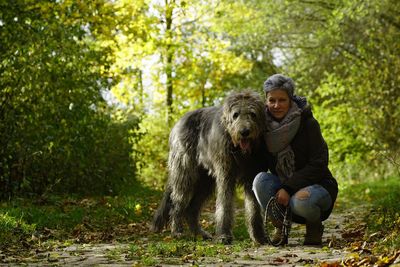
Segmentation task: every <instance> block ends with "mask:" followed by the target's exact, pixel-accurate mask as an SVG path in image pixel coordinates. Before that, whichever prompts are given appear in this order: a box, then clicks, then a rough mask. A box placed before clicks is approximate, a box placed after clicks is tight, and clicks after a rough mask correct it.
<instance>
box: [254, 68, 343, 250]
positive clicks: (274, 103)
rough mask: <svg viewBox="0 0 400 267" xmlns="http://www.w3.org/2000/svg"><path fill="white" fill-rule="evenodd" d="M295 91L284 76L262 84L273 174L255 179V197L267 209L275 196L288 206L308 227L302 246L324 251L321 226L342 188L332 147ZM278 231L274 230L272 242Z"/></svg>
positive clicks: (264, 174) (279, 75)
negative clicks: (333, 170)
mask: <svg viewBox="0 0 400 267" xmlns="http://www.w3.org/2000/svg"><path fill="white" fill-rule="evenodd" d="M294 88H295V86H294V83H293V81H292V79H291V78H289V77H286V76H284V75H281V74H275V75H272V76H271V77H269V78H268V79H267V80H266V81H265V83H264V92H265V94H266V106H267V125H268V126H267V133H266V137H265V138H266V142H267V148H268V154H269V159H268V162H269V170H270V172H262V173H259V174H258V175H257V176H256V177H255V179H254V182H253V191H254V193H255V195H256V198H257V200H258V202H259V204H260V205H261V207H262V208H263V209H265V207H266V205H267V203H268V201H269V199H270V198H271V197H273V196H275V197H276V200H277V202H278V203H279V204H281V205H284V206H288V205H289V206H290V208H291V211H292V215H293V221H294V222H297V223H303V224H304V223H305V224H306V235H305V239H304V245H321V244H322V234H323V230H324V227H323V225H322V221H323V220H325V219H327V218H328V217H329V215H330V213H331V211H332V209H333V205H334V202H335V200H336V196H337V193H338V187H337V182H336V180H335V178H333V176H332V174H331V172H330V170H329V169H328V147H327V144H326V142H325V140H324V138H323V137H322V134H321V130H320V127H319V124H318V122H317V120H316V119H315V118H314V117H313V114H312V112H311V108H310V107H309V106H308V105H307V101H306V100H305V98H302V97H298V96H295V95H294ZM280 231H281V230H280V229H278V228H277V229H275V232H274V234H273V237H272V239H273V240H274V239H275V240H276V239H277V238H279V237H280V234H281V232H280ZM285 243H287V240H285Z"/></svg>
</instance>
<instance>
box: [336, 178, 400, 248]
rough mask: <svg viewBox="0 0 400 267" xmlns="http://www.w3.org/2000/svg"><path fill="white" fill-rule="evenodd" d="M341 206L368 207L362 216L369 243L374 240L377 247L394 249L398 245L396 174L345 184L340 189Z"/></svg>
mask: <svg viewBox="0 0 400 267" xmlns="http://www.w3.org/2000/svg"><path fill="white" fill-rule="evenodd" d="M340 195H341V199H340V205H343V208H351V207H354V206H356V205H359V206H361V207H363V208H365V209H370V210H371V212H368V213H367V215H366V218H365V222H366V223H367V233H366V234H367V235H366V239H367V241H368V242H376V243H377V246H376V249H377V250H379V249H382V248H383V249H384V250H389V251H390V250H396V248H397V249H398V247H399V245H400V237H399V234H400V214H399V208H398V200H399V199H400V184H399V177H398V176H392V177H389V178H387V179H369V180H364V181H359V182H357V183H354V182H349V183H347V184H346V185H345V186H344V187H343V188H342V190H341V192H340Z"/></svg>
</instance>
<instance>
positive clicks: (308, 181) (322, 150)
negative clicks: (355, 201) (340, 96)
mask: <svg viewBox="0 0 400 267" xmlns="http://www.w3.org/2000/svg"><path fill="white" fill-rule="evenodd" d="M290 145H291V147H292V150H293V152H294V155H295V171H294V173H293V176H292V177H291V178H290V179H289V180H288V181H286V182H285V183H284V184H283V185H282V188H284V189H285V190H286V191H287V192H288V193H289V194H290V195H293V194H294V193H296V192H297V191H299V190H300V189H301V188H303V187H306V186H309V185H313V184H320V185H321V186H322V187H324V188H325V189H326V190H327V191H328V192H329V194H330V196H331V198H332V206H331V208H330V209H329V211H327V212H325V213H323V214H321V219H322V220H325V219H327V218H328V217H329V215H330V213H331V212H332V209H333V204H334V203H335V201H336V197H337V194H338V185H337V182H336V180H335V178H334V177H333V176H332V173H331V172H330V170H329V168H328V160H329V155H328V146H327V144H326V142H325V140H324V138H323V137H322V134H321V129H320V126H319V123H318V121H317V120H316V119H315V118H314V117H313V114H312V112H311V108H310V107H309V106H306V107H305V108H304V109H303V112H302V115H301V123H300V127H299V130H298V131H297V134H296V135H295V136H294V138H293V140H292V142H291V143H290ZM269 156H270V160H269V169H270V171H271V172H272V173H273V174H275V175H277V172H276V170H275V166H276V163H277V161H276V157H274V156H272V155H271V154H270V155H269ZM296 221H298V220H296Z"/></svg>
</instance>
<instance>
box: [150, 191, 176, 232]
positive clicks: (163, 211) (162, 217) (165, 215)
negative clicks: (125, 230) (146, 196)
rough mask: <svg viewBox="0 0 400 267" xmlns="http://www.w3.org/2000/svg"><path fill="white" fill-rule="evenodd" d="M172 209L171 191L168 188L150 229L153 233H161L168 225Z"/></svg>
mask: <svg viewBox="0 0 400 267" xmlns="http://www.w3.org/2000/svg"><path fill="white" fill-rule="evenodd" d="M171 208H172V200H171V189H170V188H167V189H166V190H165V192H164V196H163V198H162V200H161V203H160V205H159V206H158V209H157V210H156V212H155V213H154V218H153V223H152V225H151V228H150V229H151V230H152V231H153V232H160V231H161V230H162V229H163V228H164V226H166V225H167V223H168V221H169V212H170V210H171Z"/></svg>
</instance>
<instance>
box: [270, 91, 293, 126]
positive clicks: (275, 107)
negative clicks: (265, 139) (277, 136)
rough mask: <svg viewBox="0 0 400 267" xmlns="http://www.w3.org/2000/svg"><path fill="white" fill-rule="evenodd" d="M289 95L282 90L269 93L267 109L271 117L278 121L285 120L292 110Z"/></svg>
mask: <svg viewBox="0 0 400 267" xmlns="http://www.w3.org/2000/svg"><path fill="white" fill-rule="evenodd" d="M290 103H291V101H290V98H289V95H288V93H287V92H286V91H285V90H282V89H275V90H272V91H270V92H268V93H267V108H268V110H269V112H270V113H271V115H272V116H273V117H274V118H275V119H277V120H281V119H283V118H284V117H285V116H286V114H287V113H288V111H289V108H290Z"/></svg>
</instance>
